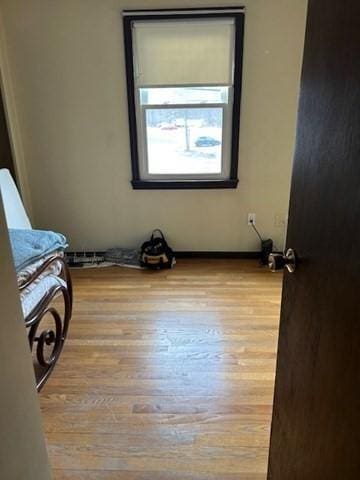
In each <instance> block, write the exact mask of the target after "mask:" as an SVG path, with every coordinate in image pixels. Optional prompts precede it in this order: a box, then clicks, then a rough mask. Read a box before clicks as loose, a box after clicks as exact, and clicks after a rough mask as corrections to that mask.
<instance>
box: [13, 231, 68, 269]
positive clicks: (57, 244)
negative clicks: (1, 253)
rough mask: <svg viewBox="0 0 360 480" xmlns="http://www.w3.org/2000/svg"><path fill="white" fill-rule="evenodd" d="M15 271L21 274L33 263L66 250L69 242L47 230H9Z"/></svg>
mask: <svg viewBox="0 0 360 480" xmlns="http://www.w3.org/2000/svg"><path fill="white" fill-rule="evenodd" d="M9 235H10V243H11V248H12V252H13V257H14V263H15V269H16V271H17V272H20V271H21V270H22V269H24V268H25V267H27V266H28V265H30V264H31V263H33V262H36V261H37V260H39V259H41V257H43V256H45V255H49V254H50V253H53V252H55V251H59V250H61V251H62V250H65V248H66V247H67V246H68V244H67V240H66V238H65V237H64V235H61V233H55V232H50V231H45V230H20V229H14V228H10V229H9Z"/></svg>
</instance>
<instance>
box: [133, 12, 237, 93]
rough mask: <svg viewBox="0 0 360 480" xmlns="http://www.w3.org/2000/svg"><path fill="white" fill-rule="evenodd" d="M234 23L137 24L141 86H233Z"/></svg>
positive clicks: (136, 34) (135, 37)
mask: <svg viewBox="0 0 360 480" xmlns="http://www.w3.org/2000/svg"><path fill="white" fill-rule="evenodd" d="M234 30H235V26H234V21H233V19H220V20H219V19H217V20H186V21H182V20H159V21H146V22H142V21H134V22H133V42H134V52H135V66H136V71H135V80H136V84H137V86H159V85H174V86H176V85H208V84H218V85H231V84H232V82H233V62H234V51H233V44H234Z"/></svg>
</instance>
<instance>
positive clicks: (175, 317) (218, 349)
mask: <svg viewBox="0 0 360 480" xmlns="http://www.w3.org/2000/svg"><path fill="white" fill-rule="evenodd" d="M72 275H73V281H74V297H75V306H74V313H73V319H72V324H71V326H70V333H69V338H68V340H67V343H66V345H65V349H64V351H63V354H62V357H61V359H60V361H59V363H58V365H57V367H56V369H55V371H54V373H53V375H52V377H51V378H50V380H49V382H48V383H47V385H46V386H45V387H44V389H43V391H42V392H41V394H40V401H41V408H42V412H43V419H44V428H45V432H46V437H47V443H48V451H49V455H50V461H51V464H52V467H53V469H54V479H55V480H59V479H64V480H65V479H66V480H70V479H86V480H95V479H96V480H105V479H106V480H115V479H116V480H118V479H120V480H190V479H191V480H235V479H236V480H265V478H266V467H267V456H268V443H269V431H270V419H271V406H272V398H273V384H274V370H275V357H276V345H277V335H278V320H279V306H280V292H281V275H278V274H271V273H270V272H268V270H267V269H265V268H263V267H260V266H259V265H258V263H257V261H252V260H247V261H245V260H179V262H178V264H177V266H176V268H175V269H174V270H171V271H162V272H151V271H139V270H131V269H125V268H108V269H91V270H72Z"/></svg>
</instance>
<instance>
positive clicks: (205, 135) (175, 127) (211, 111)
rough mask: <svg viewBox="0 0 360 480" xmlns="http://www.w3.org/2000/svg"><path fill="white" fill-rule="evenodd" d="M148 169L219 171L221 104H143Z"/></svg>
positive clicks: (152, 172) (149, 171)
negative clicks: (144, 106) (149, 105)
mask: <svg viewBox="0 0 360 480" xmlns="http://www.w3.org/2000/svg"><path fill="white" fill-rule="evenodd" d="M145 112H146V113H145V121H146V137H147V138H146V140H147V156H148V173H150V174H202V173H204V174H206V173H208V174H209V173H210V174H211V173H213V174H219V173H221V157H222V128H223V109H222V108H220V107H219V108H217V107H215V108H187V109H180V108H179V109H177V108H166V109H165V108H164V109H162V108H156V109H155V108H147V109H146V111H145Z"/></svg>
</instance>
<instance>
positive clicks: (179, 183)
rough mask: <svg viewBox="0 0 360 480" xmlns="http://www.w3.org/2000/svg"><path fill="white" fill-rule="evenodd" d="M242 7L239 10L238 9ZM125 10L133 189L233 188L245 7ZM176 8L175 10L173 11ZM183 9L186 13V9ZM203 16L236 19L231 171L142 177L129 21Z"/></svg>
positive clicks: (235, 183)
mask: <svg viewBox="0 0 360 480" xmlns="http://www.w3.org/2000/svg"><path fill="white" fill-rule="evenodd" d="M241 10H242V11H241ZM133 12H134V11H133V10H131V11H128V10H124V12H123V14H124V15H123V27H124V45H125V62H126V80H127V97H128V116H129V133H130V147H131V167H132V181H131V184H132V186H133V189H135V190H161V189H165V190H171V189H213V188H218V189H221V188H236V187H237V185H238V182H239V180H238V161H239V138H240V135H239V133H240V102H241V88H242V63H243V44H244V17H245V12H244V7H222V8H214V7H211V8H186V9H171V10H168V9H163V10H137V11H136V14H132V13H133ZM175 12H176V13H175ZM185 12H186V13H185ZM203 18H233V19H234V22H235V45H234V58H235V59H234V79H233V106H232V134H231V153H230V175H229V178H228V179H222V180H168V179H167V180H143V179H141V177H140V169H139V152H138V137H137V121H136V104H135V83H134V64H133V55H134V52H133V41H132V22H134V21H136V20H176V19H203Z"/></svg>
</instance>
